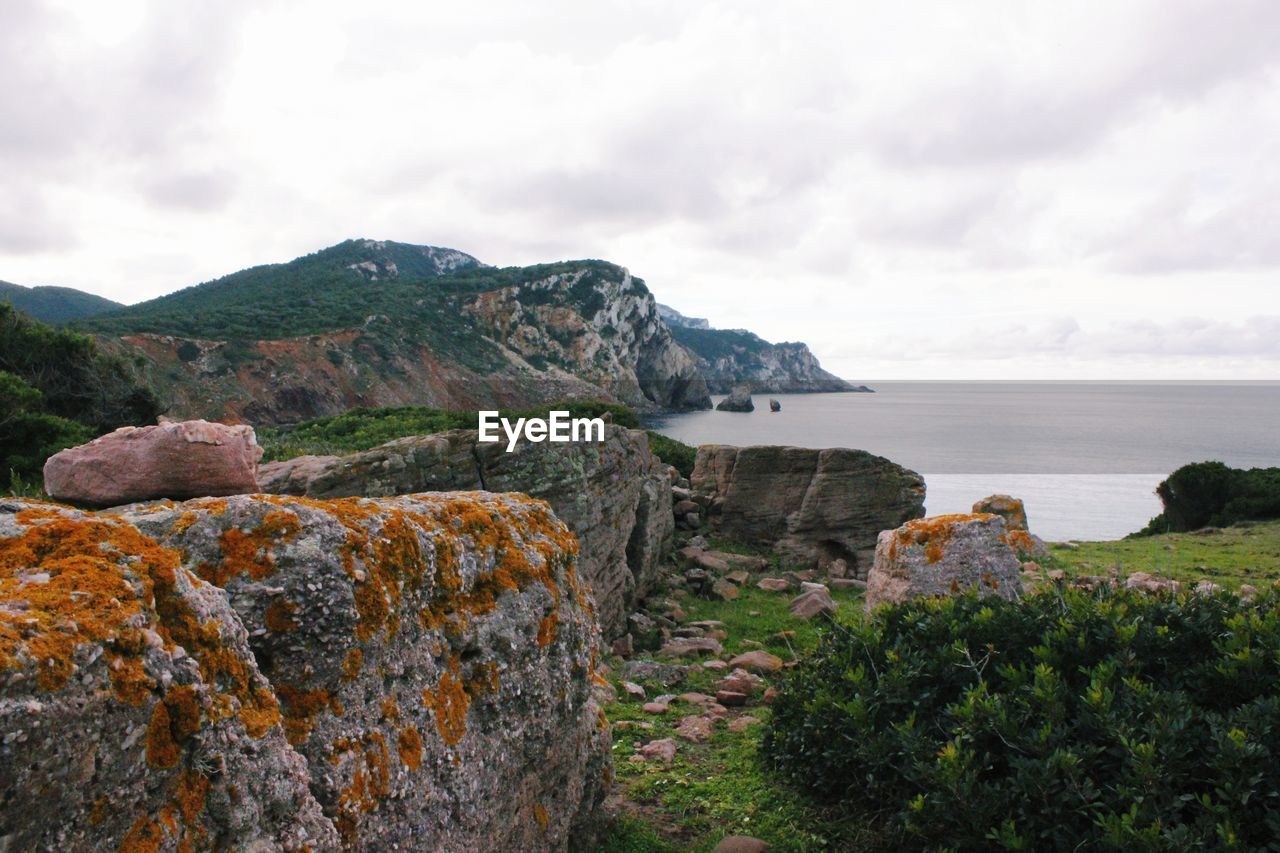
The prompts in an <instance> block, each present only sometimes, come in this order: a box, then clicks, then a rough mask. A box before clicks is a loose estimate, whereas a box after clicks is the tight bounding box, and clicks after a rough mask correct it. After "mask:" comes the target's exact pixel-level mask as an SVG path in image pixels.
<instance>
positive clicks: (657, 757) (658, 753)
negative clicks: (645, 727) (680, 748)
mask: <svg viewBox="0 0 1280 853" xmlns="http://www.w3.org/2000/svg"><path fill="white" fill-rule="evenodd" d="M640 755H641V756H642V757H643V758H645V759H648V760H650V761H661V762H662V763H663V764H670V763H671V762H672V761H675V760H676V742H675V741H674V740H672V739H671V738H669V737H668V738H663V739H662V740H651V741H649V742H648V743H646V744H645V745H644V746H642V747H640Z"/></svg>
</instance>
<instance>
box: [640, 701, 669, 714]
mask: <svg viewBox="0 0 1280 853" xmlns="http://www.w3.org/2000/svg"><path fill="white" fill-rule="evenodd" d="M667 708H668V706H667V704H666V703H665V702H645V703H644V706H643V707H642V708H641V709H640V710H641V711H644V712H645V713H646V714H665V713H667Z"/></svg>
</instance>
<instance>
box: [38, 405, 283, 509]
mask: <svg viewBox="0 0 1280 853" xmlns="http://www.w3.org/2000/svg"><path fill="white" fill-rule="evenodd" d="M261 457H262V448H260V447H258V442H257V440H256V438H255V437H254V433H253V428H252V427H249V426H244V425H239V426H225V425H223V424H213V423H209V422H208V421H183V422H177V423H174V422H167V421H162V422H161V423H160V424H159V425H157V426H145V427H121V428H120V429H118V430H116V431H115V432H111V433H108V434H106V435H104V436H102V437H101V438H96V439H94V440H93V441H91V442H89V443H88V444H82V445H80V446H79V447H70V448H67V449H66V450H63V451H60V452H58V453H55V454H54V455H53V456H51V457H50V458H49V460H48V461H47V462H45V465H44V489H45V491H46V492H47V493H48V494H49V495H51V496H52V497H54V498H55V499H57V500H64V501H71V502H73V503H77V504H83V505H86V506H99V507H102V506H114V505H117V504H123V503H130V502H133V501H144V500H152V499H156V498H190V497H196V496H202V495H213V496H220V495H238V494H245V493H247V492H253V491H257V479H258V460H259V459H260V458H261Z"/></svg>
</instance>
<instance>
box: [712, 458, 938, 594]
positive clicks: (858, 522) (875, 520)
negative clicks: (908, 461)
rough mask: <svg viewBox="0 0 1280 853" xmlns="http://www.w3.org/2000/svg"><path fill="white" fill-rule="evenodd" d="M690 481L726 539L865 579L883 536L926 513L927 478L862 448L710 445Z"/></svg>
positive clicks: (716, 527)
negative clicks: (840, 567) (841, 565)
mask: <svg viewBox="0 0 1280 853" xmlns="http://www.w3.org/2000/svg"><path fill="white" fill-rule="evenodd" d="M691 483H692V486H693V491H694V493H695V495H696V496H697V497H698V498H699V499H700V500H702V501H703V502H705V503H706V504H707V506H708V512H709V523H710V526H711V529H712V530H714V531H717V532H719V533H720V534H721V535H723V536H728V537H731V538H734V539H737V540H739V541H743V542H749V543H753V544H758V545H766V546H771V547H772V548H773V549H774V550H776V551H778V552H779V553H782V554H783V555H784V556H786V557H787V558H789V559H791V560H794V561H797V562H802V563H807V564H809V565H813V566H816V567H818V568H821V569H824V570H825V568H826V567H827V565H828V564H830V563H831V562H832V561H834V560H844V562H845V565H846V566H847V567H849V569H850V570H852V571H854V572H856V573H857V574H859V575H860V576H865V575H866V572H867V570H868V569H869V568H870V565H871V558H872V551H873V549H874V548H875V546H876V537H877V536H878V535H879V533H880V531H882V530H887V529H889V528H894V527H897V526H898V525H900V524H902V523H903V522H904V521H907V520H909V519H912V518H919V517H920V516H921V515H923V514H924V493H925V486H924V480H923V479H922V478H921V477H920V475H919V474H917V473H915V472H914V471H909V470H907V469H906V468H903V467H902V466H900V465H896V464H894V463H893V462H890V461H889V460H888V459H884V458H882V457H880V456H873V455H872V454H870V453H867V452H866V451H862V450H845V449H841V448H832V449H826V450H812V449H808V448H801V447H776V446H763V447H742V448H738V447H729V446H725V445H707V446H704V447H700V448H698V456H697V461H696V463H695V465H694V471H693V477H692V478H691Z"/></svg>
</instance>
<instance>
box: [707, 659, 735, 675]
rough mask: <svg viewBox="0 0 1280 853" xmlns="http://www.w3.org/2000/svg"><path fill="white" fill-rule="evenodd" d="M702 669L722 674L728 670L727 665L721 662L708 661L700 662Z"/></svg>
mask: <svg viewBox="0 0 1280 853" xmlns="http://www.w3.org/2000/svg"><path fill="white" fill-rule="evenodd" d="M702 668H703V669H709V670H711V671H712V672H723V671H724V670H726V669H728V668H729V664H727V663H725V662H724V661H722V660H708V661H703V662H702Z"/></svg>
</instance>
